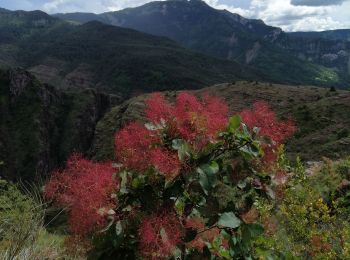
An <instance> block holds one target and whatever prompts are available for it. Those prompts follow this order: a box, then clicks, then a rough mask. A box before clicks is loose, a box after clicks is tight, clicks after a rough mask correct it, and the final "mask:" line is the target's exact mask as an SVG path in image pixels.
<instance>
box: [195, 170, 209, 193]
mask: <svg viewBox="0 0 350 260" xmlns="http://www.w3.org/2000/svg"><path fill="white" fill-rule="evenodd" d="M197 172H198V174H199V184H200V185H201V186H202V189H203V191H204V193H205V194H206V195H208V191H209V189H210V185H209V180H208V176H207V175H206V174H205V173H204V172H203V170H202V169H200V168H198V169H197Z"/></svg>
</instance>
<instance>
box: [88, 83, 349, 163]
mask: <svg viewBox="0 0 350 260" xmlns="http://www.w3.org/2000/svg"><path fill="white" fill-rule="evenodd" d="M205 92H209V93H210V94H212V95H217V96H221V97H222V98H224V99H225V100H226V102H227V103H228V104H229V105H230V109H231V111H232V113H234V112H239V111H241V110H242V109H244V108H246V107H249V106H251V105H252V104H253V103H254V101H259V100H264V101H267V102H268V103H269V104H270V105H271V106H272V107H273V109H275V110H276V111H277V112H278V114H279V116H280V117H282V118H283V117H285V118H286V117H292V118H294V119H295V121H296V124H297V127H298V132H297V133H296V134H295V137H293V139H291V140H290V141H289V142H288V144H287V151H288V153H289V155H291V156H295V155H297V154H299V155H301V157H302V158H303V159H306V160H320V158H321V157H322V156H328V157H331V158H338V157H341V156H344V155H347V154H349V153H350V145H349V144H350V135H349V133H348V129H350V118H349V116H348V115H349V114H350V92H349V91H336V92H330V91H329V90H328V89H323V88H316V87H302V86H300V87H295V86H284V85H272V84H271V85H270V84H265V83H258V84H256V83H254V82H253V83H249V82H237V83H236V84H235V85H231V84H223V85H217V86H213V87H209V88H206V89H203V90H199V91H195V93H196V94H198V95H201V94H203V93H205ZM175 95H176V93H175V92H167V96H169V98H170V99H173V98H174V97H175ZM145 98H146V96H140V97H137V98H134V99H131V100H129V101H127V102H125V103H124V104H123V105H121V106H119V107H115V108H113V109H112V110H111V112H109V113H107V114H106V116H105V117H104V119H102V120H101V121H99V123H98V124H97V126H96V134H95V140H94V144H93V149H92V155H94V156H95V158H97V159H105V158H113V149H114V148H113V134H114V132H115V131H117V130H118V129H119V128H120V126H121V125H123V124H125V123H126V122H128V121H130V120H133V119H135V118H136V119H139V120H142V118H143V115H142V111H143V107H144V106H143V101H144V99H145Z"/></svg>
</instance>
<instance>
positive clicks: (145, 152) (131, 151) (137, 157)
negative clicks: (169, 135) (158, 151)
mask: <svg viewBox="0 0 350 260" xmlns="http://www.w3.org/2000/svg"><path fill="white" fill-rule="evenodd" d="M159 141H160V140H159V137H158V136H157V135H156V133H152V132H151V131H149V130H148V129H147V128H146V127H145V126H144V125H142V124H140V123H131V124H129V125H127V126H125V127H124V128H123V129H122V130H120V131H119V132H118V133H117V134H116V136H115V146H116V158H117V160H118V162H120V163H122V164H123V165H124V166H125V167H126V168H129V169H132V170H136V171H144V170H146V169H147V168H148V167H149V166H150V163H151V162H150V159H151V154H150V152H149V150H150V149H151V145H152V144H153V143H155V142H159Z"/></svg>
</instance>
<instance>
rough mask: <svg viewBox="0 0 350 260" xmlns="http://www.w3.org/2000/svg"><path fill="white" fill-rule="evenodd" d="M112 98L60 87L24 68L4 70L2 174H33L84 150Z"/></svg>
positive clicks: (0, 79) (0, 89) (0, 76)
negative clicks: (57, 87)
mask: <svg viewBox="0 0 350 260" xmlns="http://www.w3.org/2000/svg"><path fill="white" fill-rule="evenodd" d="M113 102H114V101H113V98H111V96H108V95H104V94H99V93H96V92H95V91H93V90H85V91H82V92H78V93H65V92H61V91H57V90H55V89H54V88H53V87H50V86H49V85H45V84H41V83H40V82H39V81H38V80H36V79H35V78H34V77H33V76H32V75H31V74H29V73H28V72H26V71H23V70H20V69H16V70H8V71H4V70H2V71H0V111H1V112H0V114H1V122H0V161H2V162H3V163H4V164H3V165H2V166H0V167H1V168H0V175H1V176H4V177H6V178H8V179H18V178H23V179H33V176H43V175H46V174H47V173H48V172H49V171H51V170H52V169H53V168H55V167H58V166H59V165H60V164H61V163H62V162H63V161H64V160H65V159H66V158H67V156H68V155H69V154H70V153H71V152H72V151H76V152H82V153H84V154H86V153H87V151H88V150H89V148H90V145H91V142H92V139H93V137H94V132H95V126H96V124H97V122H98V121H99V120H100V119H101V118H102V117H103V115H104V113H105V112H106V111H108V110H109V109H110V107H111V106H112V104H113Z"/></svg>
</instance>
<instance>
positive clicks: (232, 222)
mask: <svg viewBox="0 0 350 260" xmlns="http://www.w3.org/2000/svg"><path fill="white" fill-rule="evenodd" d="M241 223H242V222H241V220H240V219H239V218H237V217H236V215H235V214H234V213H233V212H225V213H223V214H222V215H221V216H220V218H219V221H218V225H219V226H222V227H227V228H238V227H239V226H240V225H241Z"/></svg>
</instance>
